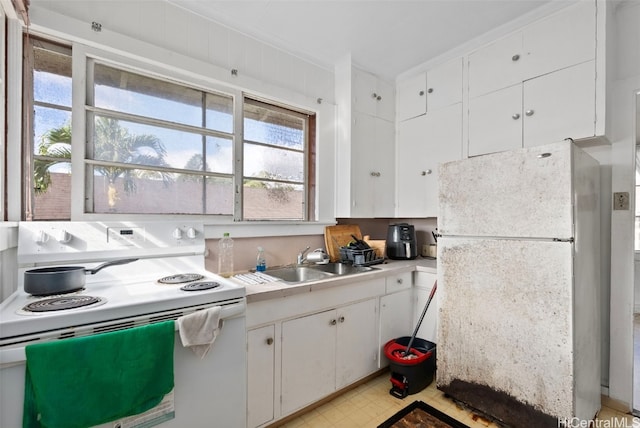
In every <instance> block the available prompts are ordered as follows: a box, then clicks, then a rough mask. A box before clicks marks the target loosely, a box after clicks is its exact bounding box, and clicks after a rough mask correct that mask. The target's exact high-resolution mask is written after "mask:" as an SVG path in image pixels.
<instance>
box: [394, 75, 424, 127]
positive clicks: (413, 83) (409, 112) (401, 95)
mask: <svg viewBox="0 0 640 428" xmlns="http://www.w3.org/2000/svg"><path fill="white" fill-rule="evenodd" d="M397 99H398V121H403V120H407V119H411V118H413V117H417V116H420V115H423V114H425V113H426V112H427V73H420V74H418V75H416V76H413V77H410V78H408V79H404V80H402V81H400V82H398V90H397Z"/></svg>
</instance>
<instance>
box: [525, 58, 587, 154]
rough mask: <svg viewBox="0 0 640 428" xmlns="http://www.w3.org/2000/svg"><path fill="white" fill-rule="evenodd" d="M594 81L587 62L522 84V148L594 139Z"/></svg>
mask: <svg viewBox="0 0 640 428" xmlns="http://www.w3.org/2000/svg"><path fill="white" fill-rule="evenodd" d="M595 81H596V66H595V62H594V61H588V62H585V63H582V64H578V65H575V66H573V67H569V68H565V69H563V70H560V71H557V72H555V73H550V74H547V75H544V76H541V77H538V78H536V79H531V80H527V81H526V82H524V91H523V94H524V97H523V98H524V99H523V104H522V105H523V113H524V117H523V122H522V126H523V132H522V136H523V138H522V141H523V145H524V147H531V146H538V145H541V144H547V143H549V142H551V141H559V140H563V139H565V138H582V137H591V136H594V135H595V132H596V131H595V120H596V111H595V108H596V106H595V101H594V99H595Z"/></svg>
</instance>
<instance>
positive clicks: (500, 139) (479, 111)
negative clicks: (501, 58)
mask: <svg viewBox="0 0 640 428" xmlns="http://www.w3.org/2000/svg"><path fill="white" fill-rule="evenodd" d="M522 121H523V118H522V84H520V83H518V84H517V85H514V86H510V87H508V88H504V89H501V90H499V91H495V92H491V93H490V94H487V95H484V96H482V97H477V98H473V99H471V100H469V122H468V124H469V156H477V155H481V154H484V153H493V152H501V151H503V150H512V149H518V148H521V147H522Z"/></svg>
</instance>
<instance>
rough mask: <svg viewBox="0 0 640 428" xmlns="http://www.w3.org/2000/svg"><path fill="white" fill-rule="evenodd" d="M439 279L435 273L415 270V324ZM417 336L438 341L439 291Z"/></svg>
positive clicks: (414, 324)
mask: <svg viewBox="0 0 640 428" xmlns="http://www.w3.org/2000/svg"><path fill="white" fill-rule="evenodd" d="M436 279H438V276H437V275H436V274H435V273H428V272H415V273H414V277H413V281H414V286H415V287H414V288H415V306H414V310H413V313H414V314H415V318H414V320H413V321H414V322H413V326H414V328H415V326H416V325H417V323H418V320H419V319H420V316H421V315H422V311H423V310H424V307H425V305H426V304H427V300H429V294H431V289H432V287H433V284H434V283H435V282H436ZM416 337H419V338H421V339H424V340H428V341H429V342H433V343H438V291H436V294H435V295H434V296H433V300H432V301H431V304H430V305H429V309H428V310H427V313H426V314H425V316H424V319H423V320H422V324H421V325H420V328H419V329H418V334H417V335H416Z"/></svg>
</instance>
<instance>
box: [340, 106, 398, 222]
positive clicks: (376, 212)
mask: <svg viewBox="0 0 640 428" xmlns="http://www.w3.org/2000/svg"><path fill="white" fill-rule="evenodd" d="M354 117H355V118H354V120H353V127H352V135H353V138H352V140H351V144H352V148H351V150H352V153H351V210H350V216H351V217H393V216H394V214H395V203H394V202H395V196H394V190H395V162H394V159H395V135H394V127H393V123H392V122H389V121H386V120H384V119H380V118H377V117H374V116H371V115H368V114H364V113H359V112H355V113H354ZM338 185H339V184H338Z"/></svg>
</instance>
